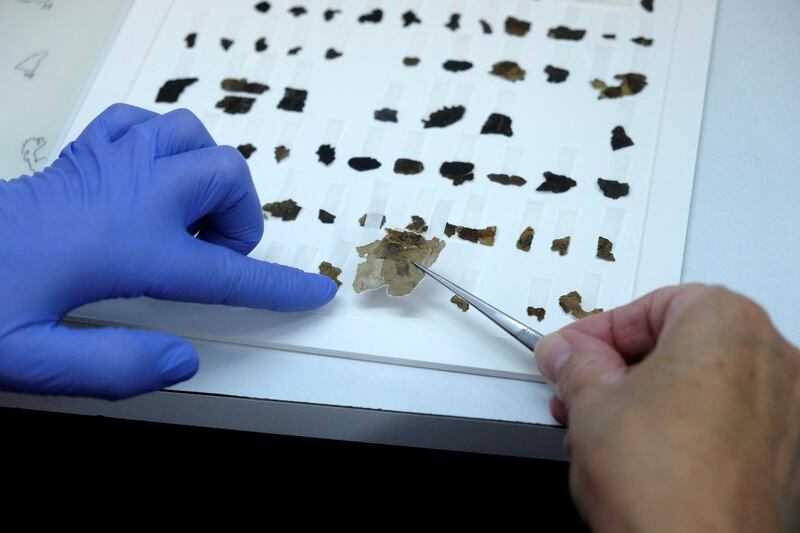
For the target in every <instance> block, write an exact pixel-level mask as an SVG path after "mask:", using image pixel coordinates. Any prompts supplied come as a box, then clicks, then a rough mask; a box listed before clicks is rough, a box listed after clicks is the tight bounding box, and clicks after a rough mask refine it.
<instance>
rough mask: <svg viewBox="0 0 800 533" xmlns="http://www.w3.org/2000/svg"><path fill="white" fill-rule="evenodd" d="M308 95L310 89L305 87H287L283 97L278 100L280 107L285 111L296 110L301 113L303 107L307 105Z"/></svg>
mask: <svg viewBox="0 0 800 533" xmlns="http://www.w3.org/2000/svg"><path fill="white" fill-rule="evenodd" d="M307 97H308V91H306V90H304V89H292V88H290V87H286V90H285V91H284V94H283V98H282V99H281V101H280V102H278V109H283V110H285V111H296V112H298V113H300V112H302V111H303V108H304V107H305V105H306V98H307Z"/></svg>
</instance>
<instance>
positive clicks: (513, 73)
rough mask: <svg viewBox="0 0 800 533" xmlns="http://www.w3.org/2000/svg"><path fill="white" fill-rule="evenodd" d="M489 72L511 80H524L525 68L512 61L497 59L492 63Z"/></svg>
mask: <svg viewBox="0 0 800 533" xmlns="http://www.w3.org/2000/svg"><path fill="white" fill-rule="evenodd" d="M489 74H492V75H494V76H498V77H500V78H503V79H505V80H508V81H512V82H514V81H523V80H525V69H523V68H522V67H520V66H519V65H518V64H517V63H516V62H514V61H499V62H497V63H495V64H494V65H492V70H491V71H490V72H489Z"/></svg>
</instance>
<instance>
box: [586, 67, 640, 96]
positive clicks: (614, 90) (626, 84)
mask: <svg viewBox="0 0 800 533" xmlns="http://www.w3.org/2000/svg"><path fill="white" fill-rule="evenodd" d="M614 79H615V80H618V81H619V82H620V84H619V85H617V86H609V85H606V83H605V82H604V81H603V80H597V79H596V80H593V81H592V87H594V88H595V89H597V90H598V91H600V94H599V95H598V96H597V99H598V100H602V99H603V98H622V97H623V96H632V95H634V94H639V93H640V92H642V91H643V90H644V88H645V87H647V76H645V75H644V74H636V73H634V72H629V73H628V74H617V75H616V76H614Z"/></svg>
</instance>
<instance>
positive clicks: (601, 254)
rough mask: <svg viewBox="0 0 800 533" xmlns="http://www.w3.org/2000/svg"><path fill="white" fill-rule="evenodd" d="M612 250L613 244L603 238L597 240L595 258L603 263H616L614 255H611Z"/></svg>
mask: <svg viewBox="0 0 800 533" xmlns="http://www.w3.org/2000/svg"><path fill="white" fill-rule="evenodd" d="M613 248H614V243H612V242H611V241H609V240H608V239H606V238H605V237H600V238H598V239H597V258H598V259H602V260H604V261H611V262H613V261H616V258H614V254H613V253H611V250H612V249H613Z"/></svg>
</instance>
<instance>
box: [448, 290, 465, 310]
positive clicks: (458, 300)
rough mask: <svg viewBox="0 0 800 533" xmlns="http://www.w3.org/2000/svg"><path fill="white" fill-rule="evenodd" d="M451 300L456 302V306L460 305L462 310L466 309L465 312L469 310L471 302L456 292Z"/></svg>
mask: <svg viewBox="0 0 800 533" xmlns="http://www.w3.org/2000/svg"><path fill="white" fill-rule="evenodd" d="M450 301H451V302H452V303H454V304H455V305H456V307H458V308H459V309H461V310H462V311H464V312H465V313H466V312H467V311H469V302H467V301H466V300H465V299H464V298H462V297H461V296H458V295H455V294H454V295H453V297H452V298H450Z"/></svg>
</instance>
